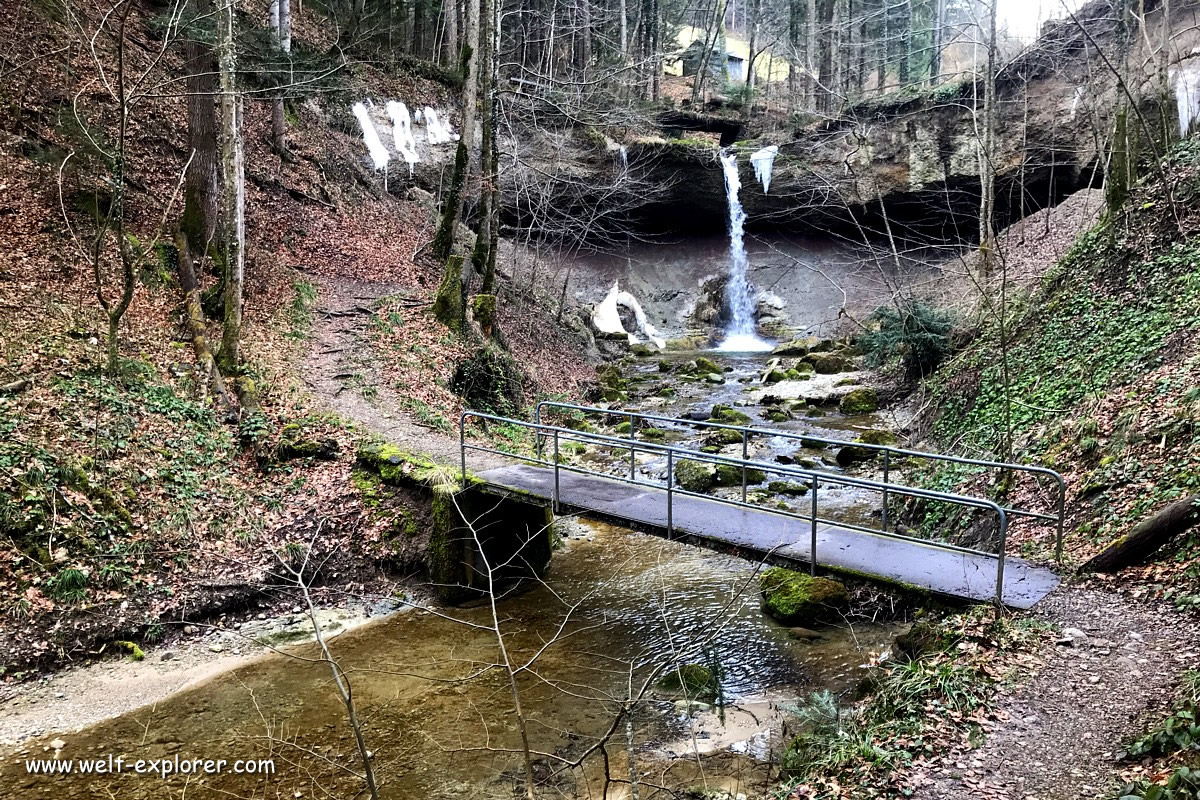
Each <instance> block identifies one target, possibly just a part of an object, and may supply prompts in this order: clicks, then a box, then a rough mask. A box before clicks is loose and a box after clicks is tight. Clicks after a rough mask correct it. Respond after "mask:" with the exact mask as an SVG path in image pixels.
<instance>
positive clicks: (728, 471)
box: [717, 464, 767, 486]
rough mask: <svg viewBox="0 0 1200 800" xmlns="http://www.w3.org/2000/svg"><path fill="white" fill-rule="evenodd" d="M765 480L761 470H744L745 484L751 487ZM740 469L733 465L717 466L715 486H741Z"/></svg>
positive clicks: (764, 474)
mask: <svg viewBox="0 0 1200 800" xmlns="http://www.w3.org/2000/svg"><path fill="white" fill-rule="evenodd" d="M766 479H767V473H765V472H763V471H762V470H761V469H751V468H747V469H746V483H747V484H748V485H750V486H753V485H755V484H758V483H762V482H763V481H765V480H766ZM741 485H742V468H741V467H735V466H734V465H733V464H717V486H741Z"/></svg>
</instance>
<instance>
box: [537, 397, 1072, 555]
mask: <svg viewBox="0 0 1200 800" xmlns="http://www.w3.org/2000/svg"><path fill="white" fill-rule="evenodd" d="M544 408H550V409H561V410H566V411H580V412H583V413H585V414H596V415H607V416H612V417H618V418H622V419H627V420H629V436H630V438H633V437H634V436H635V435H636V430H637V423H636V421H635V420H639V419H641V420H647V421H652V422H665V423H670V424H672V425H679V426H688V427H693V428H715V429H724V430H732V431H737V432H738V433H740V434H741V435H742V458H743V459H745V458H747V457H748V453H749V443H750V438H751V437H752V436H765V437H777V438H781V439H789V440H794V441H799V442H801V443H802V444H803V443H804V442H816V443H818V444H821V445H825V446H831V447H855V448H859V449H863V450H872V451H875V452H877V453H880V454H882V456H883V481H882V482H883V483H884V484H886V485H887V486H892V487H899V486H904V485H905V484H898V483H894V482H893V481H892V480H891V468H892V460H893V458H913V459H926V460H929V461H943V462H948V463H952V464H965V465H969V466H979V467H987V468H989V469H998V470H1009V471H1012V472H1025V473H1028V474H1032V475H1041V476H1045V477H1048V478H1051V479H1053V481H1054V482H1055V485H1056V488H1057V491H1056V492H1055V494H1054V497H1053V499H1052V502H1053V504H1054V507H1055V513H1054V514H1042V513H1039V512H1036V511H1030V510H1028V509H1021V508H1017V507H1015V506H1002V508H1004V510H1005V512H1006V513H1008V514H1009V516H1013V517H1026V518H1029V519H1035V520H1039V521H1041V522H1052V523H1054V526H1055V533H1054V557H1055V559H1056V560H1057V561H1058V562H1060V563H1061V562H1062V555H1063V519H1064V513H1063V510H1064V508H1065V505H1066V499H1067V483H1066V481H1065V480H1063V476H1062V475H1060V474H1059V473H1058V472H1056V471H1054V470H1052V469H1050V468H1048V467H1036V466H1031V465H1028V464H1008V463H1005V462H1002V461H988V460H986V459H979V458H964V457H962V456H951V455H945V454H943V453H929V452H925V451H922V450H906V449H904V448H901V447H893V446H891V445H885V444H867V443H866V442H851V441H847V440H845V439H827V438H823V437H820V436H814V435H812V434H810V433H798V432H796V431H785V430H779V429H778V428H758V427H754V426H751V425H736V424H732V423H727V422H710V421H708V420H690V419H680V418H678V417H666V416H661V415H658V414H646V413H643V412H640V411H626V410H624V409H609V408H600V407H598V406H584V405H576V404H574V403H563V402H559V401H557V400H543V401H541V402H540V403H538V404H537V406H536V408H535V409H534V421H535V422H536V423H537V424H541V421H542V409H544ZM538 444H539V446H540V445H541V440H540V439H539V440H538ZM684 449H689V450H691V448H684ZM817 471H818V472H821V473H822V474H833V475H836V474H838V473H829V472H827V471H824V470H817ZM1039 485H1040V484H1039ZM746 488H747V487H746V481H745V473H744V472H743V476H742V500H745V499H746ZM888 494H889V492H888V490H886V489H885V490H884V492H883V501H882V527H883V529H884V530H886V529H887V524H888Z"/></svg>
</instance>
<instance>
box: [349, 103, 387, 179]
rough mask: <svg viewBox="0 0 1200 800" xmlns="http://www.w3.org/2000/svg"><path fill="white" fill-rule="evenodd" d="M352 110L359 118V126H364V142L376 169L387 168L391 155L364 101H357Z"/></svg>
mask: <svg viewBox="0 0 1200 800" xmlns="http://www.w3.org/2000/svg"><path fill="white" fill-rule="evenodd" d="M352 110H353V111H354V116H355V117H357V118H358V125H359V127H360V128H362V134H363V142H364V143H365V144H366V145H367V152H368V153H370V154H371V161H372V162H374V164H375V169H387V165H388V161H389V160H390V159H391V156H389V155H388V151H387V148H386V147H384V146H383V142H381V141H379V134H378V133H376V132H375V125H374V123H372V122H371V115H370V114H368V113H367V107H366V106H365V105H363V104H362V103H355V104H354V108H353V109H352Z"/></svg>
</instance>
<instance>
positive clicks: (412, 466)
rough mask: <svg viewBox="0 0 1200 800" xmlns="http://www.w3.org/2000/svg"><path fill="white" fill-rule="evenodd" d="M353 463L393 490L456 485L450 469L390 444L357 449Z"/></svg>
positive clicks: (371, 444)
mask: <svg viewBox="0 0 1200 800" xmlns="http://www.w3.org/2000/svg"><path fill="white" fill-rule="evenodd" d="M357 463H358V465H359V466H360V467H363V468H365V469H369V470H370V471H372V472H374V473H375V474H376V475H378V476H379V477H380V479H381V480H382V481H383V482H384V483H389V484H391V485H393V486H415V487H431V486H435V487H436V486H442V485H451V484H453V485H457V482H458V481H457V478H458V476H457V475H456V474H455V472H454V471H453V470H451V469H450V468H448V467H443V466H441V465H440V464H435V463H434V462H432V461H430V460H429V459H428V458H425V457H424V456H419V455H416V454H414V453H409V452H406V451H404V450H401V449H400V448H398V447H396V446H395V445H392V444H380V443H369V444H365V445H363V446H362V447H360V448H359V449H358V453H357Z"/></svg>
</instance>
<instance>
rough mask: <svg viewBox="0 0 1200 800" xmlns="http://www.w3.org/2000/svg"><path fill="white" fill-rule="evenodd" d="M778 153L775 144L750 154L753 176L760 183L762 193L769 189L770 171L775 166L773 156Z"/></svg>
mask: <svg viewBox="0 0 1200 800" xmlns="http://www.w3.org/2000/svg"><path fill="white" fill-rule="evenodd" d="M778 153H779V148H778V147H777V146H776V145H771V146H770V147H764V148H763V149H762V150H759V151H758V152H756V153H755V154H754V155H752V156H750V164H751V166H753V167H754V177H756V178H758V182H759V183H761V184H762V187H763V194H766V193H767V192H768V191H770V189H771V171H772V170H773V169H774V167H775V156H776V154H778Z"/></svg>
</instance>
